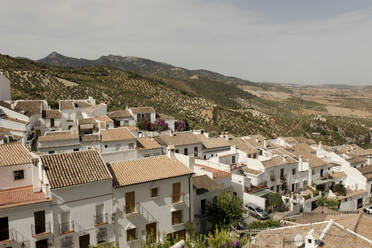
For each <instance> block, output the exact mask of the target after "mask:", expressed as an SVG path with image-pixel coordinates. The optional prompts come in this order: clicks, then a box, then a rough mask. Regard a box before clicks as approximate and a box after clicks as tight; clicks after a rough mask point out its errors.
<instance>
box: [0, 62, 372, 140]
mask: <svg viewBox="0 0 372 248" xmlns="http://www.w3.org/2000/svg"><path fill="white" fill-rule="evenodd" d="M44 62H45V61H44ZM0 70H1V71H3V72H4V74H5V76H7V77H8V78H9V79H10V80H11V91H12V98H13V99H14V100H16V99H46V100H48V102H49V103H51V104H52V106H56V105H57V102H58V99H79V98H87V97H88V96H93V97H94V98H96V99H97V101H98V102H105V103H107V104H108V108H109V110H115V109H120V108H125V107H126V106H145V105H147V106H153V107H154V108H155V109H156V110H157V112H159V113H165V114H169V115H173V116H175V117H176V118H178V119H183V120H187V122H188V123H189V125H190V126H191V127H193V128H204V129H206V130H209V131H215V132H224V131H229V132H230V133H232V134H234V135H248V134H256V133H260V134H263V135H265V136H267V137H275V136H280V135H283V136H284V135H285V136H297V135H303V136H305V137H311V138H313V139H315V140H322V141H324V143H325V144H330V145H332V144H340V143H344V142H357V143H359V144H369V142H370V138H369V137H370V135H369V132H370V127H372V122H371V120H369V119H365V118H360V119H358V118H351V117H335V116H333V117H332V116H326V117H325V118H321V119H319V118H316V116H314V115H304V114H303V111H304V109H309V110H314V111H323V110H324V108H325V106H324V105H322V104H320V103H318V102H314V101H306V100H304V99H302V98H299V97H290V98H287V99H285V100H283V101H280V102H278V101H274V100H270V99H264V98H261V97H257V96H255V95H253V94H251V93H249V92H247V91H244V90H243V89H241V88H240V87H239V84H240V83H237V82H235V83H231V82H227V83H226V82H224V81H222V80H212V79H210V78H202V77H198V78H195V79H190V78H187V79H183V78H170V77H165V76H164V77H161V76H160V75H148V74H146V75H139V74H137V73H134V72H126V71H123V70H121V69H118V68H114V67H108V66H102V65H91V66H85V65H82V66H81V67H77V66H76V67H66V66H55V65H47V64H43V63H39V62H34V61H31V60H28V59H18V58H12V57H9V56H6V55H0ZM257 85H258V84H257ZM258 87H261V86H258ZM268 87H273V86H270V85H265V84H263V85H262V87H261V88H262V89H266V90H269V89H268ZM275 87H278V88H279V90H281V91H285V89H282V88H281V87H280V86H275ZM314 132H315V133H319V134H320V135H316V136H313V135H312V133H314Z"/></svg>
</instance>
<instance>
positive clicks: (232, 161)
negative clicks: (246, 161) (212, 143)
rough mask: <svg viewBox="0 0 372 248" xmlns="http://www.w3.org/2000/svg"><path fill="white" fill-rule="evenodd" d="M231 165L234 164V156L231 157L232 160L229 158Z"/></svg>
mask: <svg viewBox="0 0 372 248" xmlns="http://www.w3.org/2000/svg"><path fill="white" fill-rule="evenodd" d="M231 163H232V164H235V156H232V158H231Z"/></svg>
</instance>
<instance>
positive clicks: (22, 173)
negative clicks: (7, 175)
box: [14, 170, 25, 180]
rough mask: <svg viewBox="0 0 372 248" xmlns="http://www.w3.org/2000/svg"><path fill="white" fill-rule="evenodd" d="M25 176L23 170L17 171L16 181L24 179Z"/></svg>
mask: <svg viewBox="0 0 372 248" xmlns="http://www.w3.org/2000/svg"><path fill="white" fill-rule="evenodd" d="M24 178H25V175H24V172H23V170H16V171H14V180H21V179H24Z"/></svg>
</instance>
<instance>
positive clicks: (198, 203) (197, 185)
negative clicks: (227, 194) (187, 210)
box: [192, 175, 222, 234]
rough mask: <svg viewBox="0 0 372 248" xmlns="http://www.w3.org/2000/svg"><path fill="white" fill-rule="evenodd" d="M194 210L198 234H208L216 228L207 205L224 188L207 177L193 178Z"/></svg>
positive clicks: (193, 214)
mask: <svg viewBox="0 0 372 248" xmlns="http://www.w3.org/2000/svg"><path fill="white" fill-rule="evenodd" d="M193 189H194V197H193V209H192V216H193V217H194V222H193V223H194V228H195V231H196V232H197V233H202V234H207V233H208V232H209V231H211V230H212V229H213V228H214V226H213V224H212V222H211V220H210V219H209V218H208V215H207V204H208V203H209V202H211V201H212V200H213V198H214V197H216V196H217V195H218V194H219V193H220V192H221V191H222V188H221V186H220V185H218V184H217V183H216V182H215V181H214V180H213V179H211V178H210V177H209V176H207V175H198V176H193Z"/></svg>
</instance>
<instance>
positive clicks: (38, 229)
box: [31, 222, 51, 237]
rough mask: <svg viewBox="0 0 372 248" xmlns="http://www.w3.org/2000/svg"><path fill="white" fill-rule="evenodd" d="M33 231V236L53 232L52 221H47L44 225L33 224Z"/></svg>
mask: <svg viewBox="0 0 372 248" xmlns="http://www.w3.org/2000/svg"><path fill="white" fill-rule="evenodd" d="M31 233H32V236H33V237H40V236H44V235H49V234H50V233H51V228H50V222H47V223H45V224H44V225H40V224H37V225H31Z"/></svg>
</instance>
